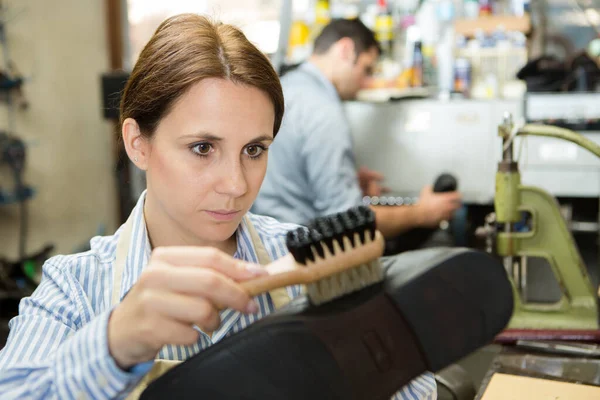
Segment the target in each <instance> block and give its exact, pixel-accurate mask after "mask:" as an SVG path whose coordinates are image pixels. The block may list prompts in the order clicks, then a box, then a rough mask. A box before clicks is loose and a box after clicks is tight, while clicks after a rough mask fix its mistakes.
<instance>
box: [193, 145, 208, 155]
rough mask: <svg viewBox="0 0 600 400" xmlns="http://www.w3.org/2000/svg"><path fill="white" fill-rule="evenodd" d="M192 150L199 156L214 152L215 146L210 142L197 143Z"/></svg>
mask: <svg viewBox="0 0 600 400" xmlns="http://www.w3.org/2000/svg"><path fill="white" fill-rule="evenodd" d="M192 151H193V152H194V153H196V154H198V155H199V156H207V155H209V154H210V153H212V151H213V147H212V144H210V143H197V144H195V145H193V146H192Z"/></svg>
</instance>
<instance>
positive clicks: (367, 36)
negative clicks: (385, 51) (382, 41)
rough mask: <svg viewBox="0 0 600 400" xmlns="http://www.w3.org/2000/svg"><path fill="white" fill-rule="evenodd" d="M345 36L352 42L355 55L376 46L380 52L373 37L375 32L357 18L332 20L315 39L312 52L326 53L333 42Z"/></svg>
mask: <svg viewBox="0 0 600 400" xmlns="http://www.w3.org/2000/svg"><path fill="white" fill-rule="evenodd" d="M345 37H348V38H350V39H352V41H353V42H354V48H355V50H356V55H357V56H358V55H359V54H361V53H363V52H365V51H369V50H370V49H371V48H376V49H377V51H378V52H379V54H381V47H380V46H379V43H378V42H377V39H375V34H374V33H373V31H372V30H370V29H369V28H367V27H366V26H365V24H363V23H362V21H361V20H360V19H358V18H355V19H334V20H332V21H331V22H330V23H329V24H328V25H327V26H325V27H324V28H323V30H322V31H321V33H320V34H319V36H317V38H316V39H315V45H314V50H313V53H314V54H323V53H326V52H327V51H328V50H329V49H330V48H331V46H333V44H334V43H336V42H337V41H338V40H340V39H343V38H345Z"/></svg>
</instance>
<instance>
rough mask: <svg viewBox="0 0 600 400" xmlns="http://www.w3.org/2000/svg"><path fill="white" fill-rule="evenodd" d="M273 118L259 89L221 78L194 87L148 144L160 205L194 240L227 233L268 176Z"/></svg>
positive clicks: (151, 187) (151, 189)
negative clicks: (268, 157)
mask: <svg viewBox="0 0 600 400" xmlns="http://www.w3.org/2000/svg"><path fill="white" fill-rule="evenodd" d="M274 118H275V113H274V109H273V104H272V102H271V101H270V99H269V97H268V96H267V95H266V94H265V93H264V92H262V91H261V90H260V89H257V88H255V87H251V86H245V85H242V84H236V83H233V82H231V81H228V80H224V79H217V78H211V79H204V80H202V81H201V82H199V83H197V84H195V85H194V86H192V87H191V88H190V90H189V91H188V92H187V93H185V94H184V95H183V96H182V97H181V98H180V99H179V100H178V101H177V102H176V103H175V104H174V105H173V108H172V109H171V111H170V112H169V113H168V114H167V115H166V116H165V117H164V118H163V119H162V120H161V122H160V123H159V125H158V127H157V129H156V132H155V134H154V136H153V138H152V139H151V140H149V141H148V144H147V145H148V146H149V149H148V150H149V151H148V156H147V163H146V180H147V187H148V193H147V196H148V197H151V198H152V201H153V203H154V207H155V208H157V209H158V210H160V211H159V212H160V213H161V214H163V216H165V217H167V218H168V219H169V220H172V221H173V222H174V223H175V224H177V225H178V228H179V229H182V230H183V231H184V232H183V233H184V235H185V236H188V235H191V236H192V237H193V238H194V239H195V240H196V241H200V242H206V243H214V242H221V241H226V240H227V239H229V238H230V237H231V236H232V235H233V233H234V232H235V231H236V229H237V227H238V225H239V223H240V221H241V219H242V217H243V216H244V214H245V213H246V212H247V211H248V209H249V208H250V206H251V205H252V203H253V202H254V200H255V198H256V196H257V194H258V190H259V189H260V186H261V184H262V181H263V178H264V176H265V172H266V168H267V148H268V147H269V146H270V144H271V142H272V140H273V123H274ZM147 201H148V200H147ZM161 219H162V218H161Z"/></svg>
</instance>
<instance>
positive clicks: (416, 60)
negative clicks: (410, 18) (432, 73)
mask: <svg viewBox="0 0 600 400" xmlns="http://www.w3.org/2000/svg"><path fill="white" fill-rule="evenodd" d="M411 86H412V87H422V86H423V45H422V43H421V42H420V41H418V42H416V43H415V50H414V55H413V67H412V76H411Z"/></svg>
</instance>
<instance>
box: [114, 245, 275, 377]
mask: <svg viewBox="0 0 600 400" xmlns="http://www.w3.org/2000/svg"><path fill="white" fill-rule="evenodd" d="M265 274H266V271H265V270H264V269H263V268H262V267H260V266H258V265H254V264H249V263H246V262H244V261H240V260H235V259H234V258H232V257H231V256H229V255H227V254H225V253H223V252H221V251H220V250H217V249H214V248H211V247H162V248H157V249H155V250H154V251H153V253H152V256H151V258H150V262H149V264H148V267H147V269H146V270H145V271H144V272H143V273H142V275H141V276H140V279H139V280H138V281H137V282H136V284H135V285H134V286H133V287H132V288H131V290H130V291H129V293H127V295H126V296H125V298H124V299H123V301H122V302H121V303H120V304H119V305H118V306H117V307H116V308H115V309H114V310H113V312H112V314H111V316H110V319H109V322H108V347H109V350H110V354H111V355H112V356H113V358H114V359H115V360H116V362H117V364H118V365H119V366H120V367H121V368H123V369H128V368H130V367H132V366H134V365H136V364H139V363H141V362H145V361H149V360H152V359H153V358H154V357H155V356H156V354H157V353H158V351H159V350H160V349H161V348H162V347H163V346H164V345H166V344H172V345H191V344H193V343H195V342H196V341H197V340H198V335H199V332H198V331H197V330H195V329H194V328H193V327H192V326H193V325H197V326H198V327H199V328H200V329H202V330H203V331H205V332H212V331H214V330H216V329H217V328H218V327H219V325H220V323H221V321H220V317H219V310H218V309H217V307H216V306H215V305H216V304H218V305H220V306H222V307H225V308H233V309H236V310H238V311H241V312H245V313H255V312H257V311H258V306H257V305H256V303H255V302H254V300H252V299H251V298H250V297H249V296H248V294H247V293H246V292H245V291H244V289H243V288H242V287H241V286H240V285H239V284H238V282H241V281H245V280H249V279H252V278H256V277H257V276H262V275H265Z"/></svg>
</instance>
